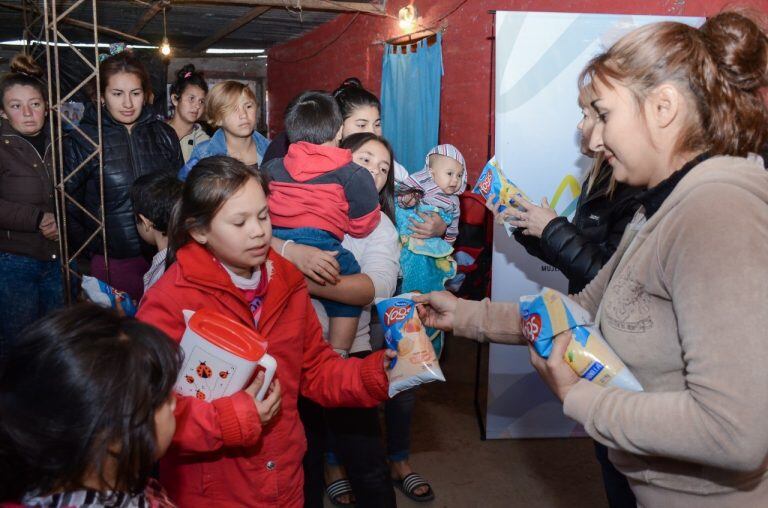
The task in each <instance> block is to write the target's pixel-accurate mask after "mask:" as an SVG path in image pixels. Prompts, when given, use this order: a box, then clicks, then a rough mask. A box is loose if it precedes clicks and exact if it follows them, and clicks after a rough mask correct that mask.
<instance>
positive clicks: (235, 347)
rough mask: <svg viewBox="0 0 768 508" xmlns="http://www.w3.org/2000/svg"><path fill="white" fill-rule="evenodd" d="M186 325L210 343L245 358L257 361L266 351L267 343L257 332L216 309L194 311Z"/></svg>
mask: <svg viewBox="0 0 768 508" xmlns="http://www.w3.org/2000/svg"><path fill="white" fill-rule="evenodd" d="M187 326H188V327H189V328H190V329H191V330H192V331H193V332H195V333H196V334H197V335H199V336H200V337H202V338H204V339H205V340H207V341H208V342H210V343H211V344H213V345H215V346H218V347H219V348H221V349H223V350H224V351H227V352H229V353H232V354H233V355H235V356H239V357H240V358H243V359H245V360H249V361H254V362H255V361H258V360H260V359H261V357H262V356H264V353H266V351H267V343H266V341H265V340H264V339H263V338H262V336H261V335H260V334H259V333H258V332H256V331H254V330H252V329H251V328H248V327H247V326H245V325H243V324H242V323H239V322H237V321H235V320H234V319H232V318H230V317H227V316H225V315H223V314H220V313H218V312H216V311H212V310H209V309H200V310H198V311H195V313H194V315H193V316H192V317H191V318H190V320H189V323H188V324H187Z"/></svg>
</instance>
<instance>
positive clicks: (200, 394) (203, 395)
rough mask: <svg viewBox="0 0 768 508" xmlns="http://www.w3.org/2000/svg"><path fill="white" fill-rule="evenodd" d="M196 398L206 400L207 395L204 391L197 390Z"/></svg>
mask: <svg viewBox="0 0 768 508" xmlns="http://www.w3.org/2000/svg"><path fill="white" fill-rule="evenodd" d="M195 397H197V398H198V399H200V400H205V393H204V392H203V391H202V390H197V392H195Z"/></svg>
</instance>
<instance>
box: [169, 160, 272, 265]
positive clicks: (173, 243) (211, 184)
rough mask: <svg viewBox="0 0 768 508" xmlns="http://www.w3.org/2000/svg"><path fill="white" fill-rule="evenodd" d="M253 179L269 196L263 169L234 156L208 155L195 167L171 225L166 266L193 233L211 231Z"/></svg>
mask: <svg viewBox="0 0 768 508" xmlns="http://www.w3.org/2000/svg"><path fill="white" fill-rule="evenodd" d="M251 178H254V179H255V180H256V181H257V182H258V183H259V185H261V188H262V189H263V190H264V194H265V195H269V186H268V185H267V181H266V179H265V178H264V176H262V174H261V172H259V170H257V169H254V168H252V167H250V166H246V165H245V164H243V163H242V162H240V161H239V160H237V159H234V158H232V157H227V156H224V155H217V156H214V157H206V158H205V159H202V160H201V161H200V162H198V163H197V164H196V165H195V167H194V168H192V171H190V172H189V176H187V179H186V181H185V182H184V191H183V192H182V194H181V199H180V200H179V201H177V202H176V205H175V206H174V207H173V213H172V216H171V221H170V225H169V226H168V229H169V231H168V255H167V257H166V261H165V266H166V268H168V267H170V266H171V265H172V264H173V262H174V261H176V254H177V253H178V251H179V249H181V248H182V247H183V246H184V245H186V244H187V242H189V240H190V238H191V236H190V232H192V231H194V230H196V229H200V230H208V228H210V226H211V221H213V218H214V217H215V216H216V214H217V213H218V212H219V210H221V207H222V206H224V203H225V202H226V201H227V200H228V199H229V198H231V197H232V195H234V194H235V193H236V192H237V191H238V190H239V189H240V188H241V187H242V186H243V185H245V184H246V183H247V182H248V180H250V179H251Z"/></svg>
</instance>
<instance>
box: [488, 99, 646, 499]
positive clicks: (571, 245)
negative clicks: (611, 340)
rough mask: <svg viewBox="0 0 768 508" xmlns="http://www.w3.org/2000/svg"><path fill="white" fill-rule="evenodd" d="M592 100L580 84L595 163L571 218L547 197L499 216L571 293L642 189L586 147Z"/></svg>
mask: <svg viewBox="0 0 768 508" xmlns="http://www.w3.org/2000/svg"><path fill="white" fill-rule="evenodd" d="M592 100H593V98H591V97H587V96H586V89H585V88H582V89H581V91H580V94H579V105H580V106H581V108H582V111H583V113H584V117H583V118H582V120H581V122H579V126H578V127H579V130H580V131H581V151H582V153H584V155H587V156H589V157H593V158H594V162H593V166H592V171H590V173H589V175H588V176H587V179H586V180H585V181H584V184H583V185H582V189H581V195H580V196H579V201H578V204H577V206H576V212H575V214H574V216H573V222H568V219H566V218H565V217H558V216H557V214H556V213H555V211H554V210H552V209H551V208H550V207H549V205H548V204H547V203H546V201H544V203H542V205H543V206H536V205H534V204H531V203H527V204H526V208H527V210H526V212H518V211H517V210H514V209H512V208H508V209H507V210H505V211H504V213H503V214H501V216H500V217H499V218H500V219H503V220H506V221H507V222H509V223H510V224H511V225H513V226H517V228H518V229H516V230H515V233H514V236H515V239H516V240H517V241H518V242H519V243H521V244H522V245H523V247H525V250H526V251H528V253H529V254H531V255H533V256H535V257H537V258H539V259H541V260H542V261H544V262H546V263H549V264H550V265H552V266H554V267H555V268H557V269H558V270H560V271H561V272H562V273H563V275H565V276H566V278H567V279H568V293H569V294H574V293H578V292H580V291H581V290H582V289H584V287H585V286H586V285H587V284H588V283H589V282H590V281H591V280H592V279H593V278H594V277H595V275H597V272H599V271H600V269H601V268H602V267H603V265H604V264H605V263H606V262H607V261H608V259H610V257H611V256H612V255H613V253H614V252H615V251H616V248H617V247H618V246H619V242H620V241H621V237H622V235H623V234H624V229H625V228H626V226H627V224H628V223H629V222H630V221H631V220H632V217H633V216H634V215H635V212H636V211H637V208H638V207H639V203H638V202H637V201H635V199H634V197H635V195H636V194H637V193H638V192H639V191H640V190H642V189H636V188H632V187H629V186H627V185H623V184H620V183H618V182H616V181H615V180H614V179H613V170H612V168H611V166H610V165H609V164H607V163H605V162H604V161H603V154H602V153H597V154H595V153H594V152H592V151H591V150H590V149H589V138H590V137H591V135H592V129H593V128H594V126H595V122H596V121H598V119H597V115H596V113H595V111H594V110H593V109H592V108H591V107H590V106H589V104H590V102H591V101H592ZM595 455H596V456H597V460H598V462H600V466H601V468H602V473H603V485H604V487H605V492H606V496H607V497H608V505H609V506H610V508H630V507H631V508H634V506H635V505H636V502H635V496H634V495H633V494H632V490H631V489H630V488H629V483H628V482H627V479H626V477H624V475H622V474H621V473H620V472H619V471H618V470H617V469H616V468H615V467H614V466H613V464H611V462H610V460H608V450H607V448H606V447H605V446H603V445H601V444H600V443H598V442H595Z"/></svg>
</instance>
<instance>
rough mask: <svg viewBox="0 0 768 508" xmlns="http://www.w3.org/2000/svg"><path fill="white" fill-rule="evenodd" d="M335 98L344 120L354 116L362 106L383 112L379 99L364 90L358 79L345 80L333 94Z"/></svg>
mask: <svg viewBox="0 0 768 508" xmlns="http://www.w3.org/2000/svg"><path fill="white" fill-rule="evenodd" d="M333 98H334V99H336V102H337V103H338V104H339V108H341V116H342V118H343V119H344V120H346V119H347V118H349V117H350V116H352V113H353V112H354V111H355V110H356V109H357V108H359V107H361V106H371V107H374V108H376V109H377V110H378V111H379V112H381V102H380V101H379V98H378V97H376V96H375V95H374V94H372V93H371V92H369V91H368V90H366V89H365V88H363V84H362V83H361V82H360V80H359V79H357V78H347V79H345V80H344V82H342V83H341V85H340V86H339V88H337V89H336V90H335V91H334V92H333Z"/></svg>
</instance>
